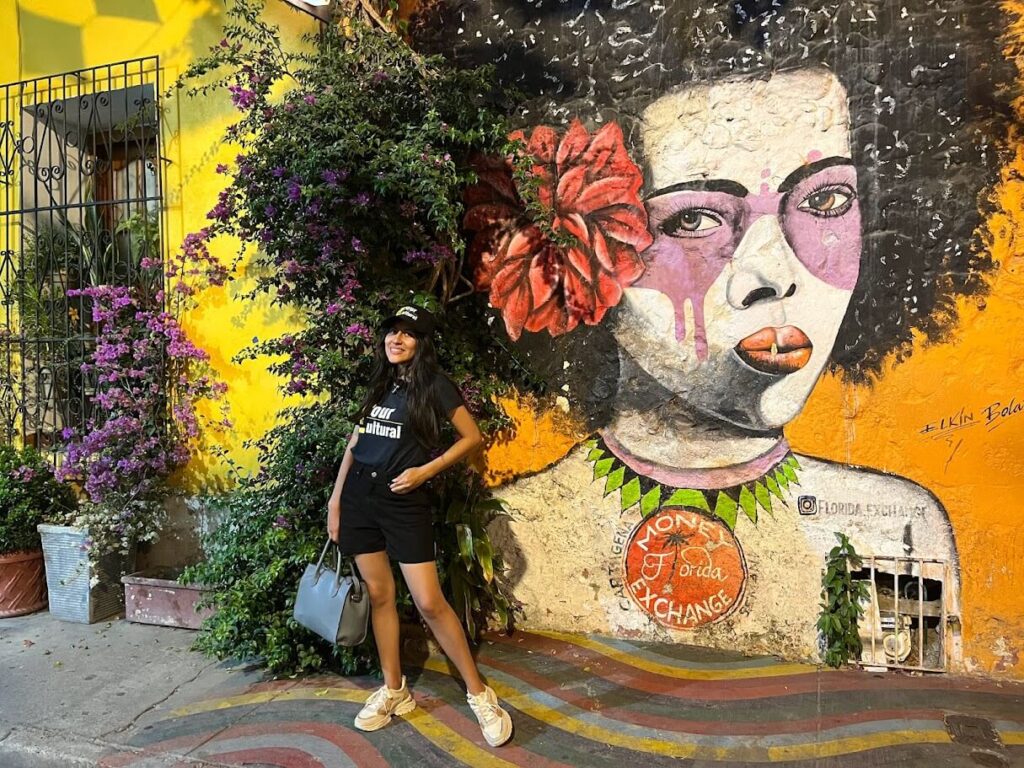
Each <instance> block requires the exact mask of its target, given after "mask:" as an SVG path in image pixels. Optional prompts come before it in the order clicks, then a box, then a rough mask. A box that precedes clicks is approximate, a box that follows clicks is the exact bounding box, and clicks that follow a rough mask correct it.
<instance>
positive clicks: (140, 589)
mask: <svg viewBox="0 0 1024 768" xmlns="http://www.w3.org/2000/svg"><path fill="white" fill-rule="evenodd" d="M179 575H181V571H180V570H175V569H172V568H152V569H148V570H145V571H139V572H138V573H132V574H128V575H127V576H122V577H121V581H122V582H123V583H124V606H125V608H124V617H125V618H126V619H128V621H135V622H138V623H140V624H159V625H160V626H163V627H183V628H185V629H199V627H200V625H201V624H202V623H203V620H204V619H206V618H207V617H209V616H212V615H213V613H214V608H213V607H212V606H207V607H205V608H196V604H197V603H198V602H199V600H200V598H202V597H203V595H204V594H205V593H206V592H207V591H208V590H207V588H206V587H202V586H200V585H198V584H179V583H178V580H177V578H178V576H179Z"/></svg>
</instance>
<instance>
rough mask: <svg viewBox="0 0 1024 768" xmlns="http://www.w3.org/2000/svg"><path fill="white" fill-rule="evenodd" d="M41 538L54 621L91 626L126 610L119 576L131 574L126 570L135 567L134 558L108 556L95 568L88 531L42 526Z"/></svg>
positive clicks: (59, 526) (40, 530) (63, 526)
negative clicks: (59, 620) (88, 548)
mask: <svg viewBox="0 0 1024 768" xmlns="http://www.w3.org/2000/svg"><path fill="white" fill-rule="evenodd" d="M39 535H40V538H42V541H43V555H44V557H45V559H46V587H47V591H48V592H49V602H50V613H52V614H53V615H54V617H56V618H58V619H61V620H62V621H74V622H78V623H79V624H92V623H93V622H96V621H100V620H101V619H105V618H107V617H108V616H111V615H113V614H115V613H119V612H120V611H121V609H122V608H124V590H123V589H122V588H121V581H120V576H121V574H122V573H124V572H125V571H126V570H131V569H130V567H126V566H130V565H131V564H133V563H134V560H135V557H134V554H133V555H131V556H129V557H128V558H127V561H128V562H127V563H126V562H125V561H126V558H125V557H124V556H123V555H120V554H117V553H115V554H112V555H107V556H105V557H103V558H101V559H100V561H99V563H98V564H97V565H95V566H94V565H93V564H92V563H91V562H89V553H88V551H87V549H86V546H85V542H86V541H87V540H88V538H89V531H88V530H87V529H85V528H73V527H71V526H67V525H45V524H44V525H40V526H39ZM94 577H95V578H94ZM94 581H95V582H96V583H95V584H92V582H94ZM90 585H91V586H90Z"/></svg>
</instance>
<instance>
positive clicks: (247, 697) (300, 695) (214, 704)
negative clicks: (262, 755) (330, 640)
mask: <svg viewBox="0 0 1024 768" xmlns="http://www.w3.org/2000/svg"><path fill="white" fill-rule="evenodd" d="M317 699H321V700H326V701H347V702H350V703H356V704H362V703H363V702H365V701H366V691H365V690H363V689H359V688H338V687H333V688H323V689H321V690H316V689H313V688H291V689H289V690H286V691H279V692H271V691H264V692H259V693H249V694H240V695H237V696H229V697H226V698H220V699H209V700H207V701H201V702H198V703H196V704H190V705H187V706H184V707H180V708H178V709H175V710H174V711H173V712H172V713H171V715H172V716H173V717H186V716H188V715H194V714H198V713H200V712H212V711H215V710H218V709H228V708H232V707H241V706H246V705H252V704H265V703H269V702H275V703H277V702H288V701H316V700H317ZM402 720H404V721H405V722H407V723H409V725H411V726H412V727H413V728H415V729H416V730H417V731H418V732H419V733H420V734H421V735H422V736H423V737H424V738H425V739H427V741H429V742H430V743H432V744H433V745H434V746H436V747H438V748H439V749H442V750H444V751H445V752H448V753H449V754H450V755H451V756H452V757H454V758H455V759H456V760H459V761H460V762H462V763H465V764H466V765H469V766H487V768H491V767H492V766H493V768H518V766H516V764H515V763H510V762H508V761H507V760H503V759H501V758H500V757H498V756H497V755H495V754H493V753H491V752H488V751H487V750H485V749H483V748H481V747H478V746H477V745H476V744H474V743H473V742H470V741H466V740H465V739H464V738H463V737H462V736H460V735H459V734H458V733H456V732H455V731H453V730H452V729H451V728H449V727H448V726H446V725H444V724H443V723H441V722H440V721H439V720H437V719H436V718H434V717H432V716H431V715H430V714H428V713H427V712H425V711H424V710H423V709H422V708H421V707H417V708H416V709H414V710H413V711H412V712H410V713H409V714H408V715H404V716H403V717H402Z"/></svg>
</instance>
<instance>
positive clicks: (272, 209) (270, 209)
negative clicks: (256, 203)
mask: <svg viewBox="0 0 1024 768" xmlns="http://www.w3.org/2000/svg"><path fill="white" fill-rule="evenodd" d="M263 213H265V214H266V216H267V218H268V219H272V218H274V217H275V216H277V207H276V206H275V205H274V204H273V203H267V205H266V207H265V208H264V209H263Z"/></svg>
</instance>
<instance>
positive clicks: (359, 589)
mask: <svg viewBox="0 0 1024 768" xmlns="http://www.w3.org/2000/svg"><path fill="white" fill-rule="evenodd" d="M345 559H346V561H348V574H349V576H351V577H352V593H351V594H352V601H353V602H355V603H358V602H359V601H360V600H362V599H363V580H362V579H360V578H359V576H358V575H357V574H356V564H355V561H354V560H353V559H352V558H350V557H347V558H345ZM339 568H340V566H339Z"/></svg>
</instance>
